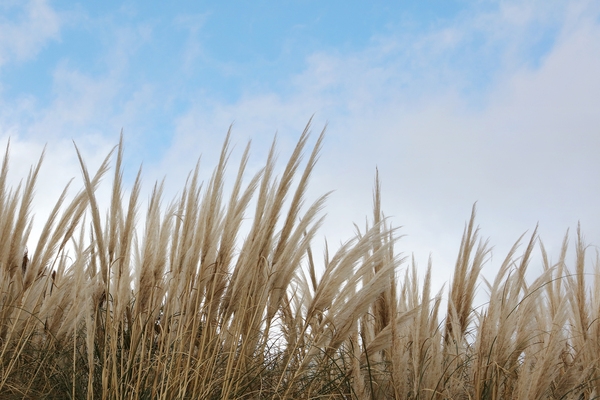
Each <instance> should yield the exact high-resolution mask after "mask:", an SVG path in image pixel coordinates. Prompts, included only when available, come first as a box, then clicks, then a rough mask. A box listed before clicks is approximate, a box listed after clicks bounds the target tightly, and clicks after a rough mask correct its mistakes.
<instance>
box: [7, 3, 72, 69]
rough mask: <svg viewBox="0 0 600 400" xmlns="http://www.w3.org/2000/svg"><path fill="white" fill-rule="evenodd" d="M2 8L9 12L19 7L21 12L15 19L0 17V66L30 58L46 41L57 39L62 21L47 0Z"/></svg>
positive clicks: (8, 5)
mask: <svg viewBox="0 0 600 400" xmlns="http://www.w3.org/2000/svg"><path fill="white" fill-rule="evenodd" d="M0 7H2V6H0ZM2 8H4V9H5V10H10V11H14V10H13V9H14V8H18V9H21V8H22V14H24V15H21V16H20V18H18V20H17V21H16V22H15V21H12V20H7V19H5V18H2V19H0V66H2V65H4V64H6V63H8V62H11V61H16V62H20V61H25V60H29V59H31V58H33V57H34V56H35V55H36V54H37V53H38V52H39V51H40V50H41V49H42V48H43V47H44V45H45V44H46V43H47V42H48V41H49V40H52V39H54V40H56V39H58V38H59V33H60V27H61V21H60V18H59V16H58V14H57V13H56V12H55V11H54V10H53V9H52V7H50V5H49V4H48V3H47V1H45V0H31V1H29V2H27V4H26V5H24V6H22V4H21V3H19V7H15V6H13V5H12V4H5V5H4V6H3V7H2ZM20 11H21V10H20ZM19 14H21V13H19Z"/></svg>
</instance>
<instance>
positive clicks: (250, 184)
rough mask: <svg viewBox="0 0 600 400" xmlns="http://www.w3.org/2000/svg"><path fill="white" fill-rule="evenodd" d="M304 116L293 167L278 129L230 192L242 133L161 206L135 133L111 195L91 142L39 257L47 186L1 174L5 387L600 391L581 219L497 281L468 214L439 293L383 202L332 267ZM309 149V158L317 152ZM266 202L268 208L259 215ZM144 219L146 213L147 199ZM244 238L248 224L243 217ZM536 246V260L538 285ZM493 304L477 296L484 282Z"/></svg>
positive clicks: (1, 388)
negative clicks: (38, 206)
mask: <svg viewBox="0 0 600 400" xmlns="http://www.w3.org/2000/svg"><path fill="white" fill-rule="evenodd" d="M309 130H310V129H309V126H307V127H306V129H305V130H304V132H303V133H302V134H301V136H300V139H299V140H298V143H297V145H296V147H295V148H294V150H293V151H292V154H291V156H290V157H289V159H288V161H287V163H286V164H285V166H284V168H283V172H282V174H281V176H279V177H277V176H275V175H276V171H277V163H276V143H275V142H273V145H272V147H271V150H270V152H269V155H268V157H267V160H266V163H265V165H264V167H263V168H262V169H260V170H259V171H258V172H257V173H256V174H255V175H254V176H251V177H249V178H247V177H246V168H247V165H248V160H249V154H250V146H249V145H248V146H247V147H246V149H245V150H244V152H243V155H242V157H241V159H240V162H239V165H238V168H237V175H236V177H235V181H234V182H233V186H232V188H231V191H230V192H229V193H228V197H225V196H226V193H225V190H224V187H225V179H226V175H227V174H226V171H227V168H228V165H229V162H230V155H231V150H230V135H229V134H228V135H227V137H226V139H225V143H224V145H223V148H222V150H221V153H220V156H219V161H218V163H217V166H216V168H215V170H214V172H213V174H212V176H211V177H210V180H209V181H208V182H206V183H203V182H201V181H200V171H199V167H198V166H197V167H196V169H194V170H193V171H192V172H191V174H190V176H189V177H188V180H187V183H186V185H185V186H184V188H183V189H182V191H181V195H180V196H179V197H178V198H176V199H174V200H172V201H170V202H168V203H165V200H164V199H163V190H164V189H163V187H164V185H163V182H159V183H156V184H155V186H154V188H153V190H152V193H151V195H150V198H149V200H148V203H147V205H146V209H145V211H143V210H141V207H142V204H141V202H140V193H141V186H142V183H141V171H140V172H139V173H138V175H137V177H136V179H135V182H134V184H133V187H132V189H131V190H130V191H129V196H128V198H127V199H125V198H124V188H123V171H122V165H123V157H124V156H123V143H122V140H121V142H120V143H119V145H118V146H117V147H116V153H115V152H113V153H114V154H116V157H115V158H116V159H115V166H114V172H113V177H112V195H111V200H110V203H109V205H108V209H107V210H101V209H100V206H99V201H98V199H97V195H96V191H97V189H98V186H99V185H100V182H101V180H102V179H104V178H106V176H107V174H108V172H109V170H110V164H111V159H112V156H113V153H111V154H109V155H108V156H107V157H106V159H105V160H104V162H103V163H102V164H101V165H100V167H99V168H98V170H97V171H96V172H95V173H92V172H90V171H89V170H88V168H87V166H86V164H85V161H84V159H83V157H82V156H81V154H80V153H79V151H78V150H77V148H75V151H76V152H77V154H78V156H79V162H80V167H81V174H82V178H83V188H82V190H81V191H80V192H79V193H77V194H76V195H75V196H74V197H73V199H72V200H71V201H70V202H67V193H68V191H67V189H68V186H67V188H65V190H64V191H63V193H62V194H61V195H60V197H59V199H58V201H57V203H56V205H55V207H54V208H53V209H52V211H51V212H50V215H49V217H48V219H47V221H46V222H45V225H44V226H43V229H42V231H41V234H40V237H39V239H38V241H37V244H36V246H35V249H34V251H33V252H32V253H28V252H27V248H26V243H27V241H28V237H29V234H30V232H31V229H32V219H31V215H32V212H33V211H34V210H32V209H31V206H32V201H33V196H34V188H35V181H36V178H37V176H38V173H39V171H40V168H41V164H42V159H43V156H42V157H41V158H40V161H39V162H38V163H37V164H36V165H35V166H34V167H33V168H32V169H31V172H30V174H29V176H28V177H27V179H26V181H25V183H24V184H23V185H19V186H17V187H16V188H11V187H9V185H8V183H7V182H8V181H7V174H8V165H9V161H8V158H9V157H8V156H9V149H8V147H7V151H6V154H5V156H4V160H3V162H2V167H1V170H0V398H2V399H11V398H14V399H22V398H32V399H33V398H56V399H63V398H64V399H103V400H104V399H324V398H329V399H390V398H392V399H593V398H598V396H600V387H599V385H600V384H599V382H600V370H599V357H600V326H599V321H600V315H599V313H600V271H599V268H600V267H599V264H598V262H596V264H595V265H594V271H595V273H594V275H593V279H588V277H589V276H590V275H586V271H587V270H588V269H589V268H588V267H586V265H585V260H586V250H587V248H586V245H585V242H584V240H583V237H582V234H581V232H580V230H579V229H578V231H577V239H576V244H575V252H576V257H575V258H576V259H575V264H574V266H573V267H569V266H568V262H567V250H568V236H565V240H564V243H563V247H562V250H561V252H560V254H559V258H558V261H557V262H556V263H552V262H551V261H550V257H549V255H548V254H547V253H546V250H545V248H544V247H543V245H542V244H541V243H540V242H539V240H538V237H537V230H535V231H534V232H533V234H532V235H531V236H530V237H529V239H528V242H527V243H526V246H525V247H524V250H523V251H522V253H520V252H519V248H520V247H519V245H520V243H521V241H522V240H523V239H524V236H522V237H521V238H519V240H518V241H517V242H516V243H515V245H514V246H513V248H512V249H511V250H510V251H509V253H508V255H507V256H506V258H505V260H504V262H503V263H502V265H501V267H500V270H499V272H498V274H497V276H496V278H495V279H494V280H493V282H491V283H488V282H487V281H485V279H483V278H482V277H481V276H480V273H481V271H482V269H483V268H484V267H485V265H486V262H487V260H488V256H489V253H490V246H489V244H488V242H487V241H485V240H481V239H480V233H479V229H478V228H477V226H476V225H475V207H473V212H472V214H471V218H470V219H469V221H468V223H467V224H466V227H465V231H464V234H463V239H462V242H461V243H460V248H459V250H458V257H457V262H456V265H455V269H454V275H453V278H452V281H451V282H450V284H449V291H448V302H447V308H446V310H445V314H442V312H443V310H441V309H440V305H441V304H442V296H443V294H444V292H443V291H440V292H439V293H437V294H433V293H432V287H431V285H432V284H431V274H432V269H433V266H432V263H431V260H430V261H429V263H428V266H427V269H426V272H425V274H424V281H423V282H422V283H421V282H419V273H418V271H417V270H418V268H417V266H416V263H415V261H414V259H413V260H412V261H411V262H409V261H408V260H407V259H406V258H405V257H402V256H401V255H400V254H399V253H398V252H397V251H396V249H395V245H396V243H397V241H398V240H399V239H400V236H399V235H398V233H397V230H396V229H395V228H393V227H391V226H390V223H389V220H388V219H386V218H385V216H384V214H383V211H382V209H381V189H380V183H379V178H378V176H377V177H376V181H375V190H374V207H373V218H372V220H371V221H370V223H369V224H368V225H367V226H366V227H365V228H364V229H358V228H357V231H356V235H355V236H354V237H353V238H351V239H350V240H349V241H348V242H346V243H345V244H343V245H341V246H340V248H339V249H337V250H335V251H334V252H332V253H330V250H329V248H328V247H327V246H326V251H325V254H324V259H323V262H322V264H319V263H317V262H315V259H316V258H315V255H314V254H313V252H312V250H311V243H312V242H313V240H314V238H315V235H316V233H317V232H318V229H319V227H320V225H321V224H322V221H323V217H322V215H321V213H322V210H323V208H324V206H325V202H326V199H327V194H325V195H324V196H323V197H321V198H318V199H317V200H316V201H314V202H313V203H312V204H305V201H306V200H305V197H306V191H307V187H308V184H309V180H310V176H311V174H312V172H313V170H314V167H315V164H316V162H317V160H318V158H319V152H320V149H321V146H322V144H323V133H321V135H320V136H319V137H318V138H317V139H316V141H315V142H314V145H313V147H312V150H308V151H307V146H308V144H309V142H310V133H309ZM305 154H307V155H308V156H307V159H306V161H303V159H304V156H305ZM251 204H255V206H254V210H253V211H251V210H249V207H250V205H251ZM142 212H144V213H145V218H144V219H143V221H144V226H140V223H139V220H140V215H141V213H142ZM244 219H246V220H247V221H248V228H249V230H248V231H247V234H246V235H245V237H242V236H241V230H242V227H243V221H244ZM538 245H539V248H540V251H541V260H542V265H541V266H536V268H538V267H539V268H538V269H539V270H540V271H541V273H540V274H539V275H538V276H537V278H535V279H533V281H532V282H529V281H528V280H527V279H525V276H526V271H527V269H528V268H529V267H530V264H531V260H532V255H533V253H534V251H535V249H536V247H537V246H538ZM481 283H483V284H485V286H486V287H487V291H488V293H489V303H488V304H487V306H486V307H484V308H483V309H482V308H476V307H475V306H476V305H474V304H473V302H474V299H475V294H476V290H477V288H478V285H480V284H481Z"/></svg>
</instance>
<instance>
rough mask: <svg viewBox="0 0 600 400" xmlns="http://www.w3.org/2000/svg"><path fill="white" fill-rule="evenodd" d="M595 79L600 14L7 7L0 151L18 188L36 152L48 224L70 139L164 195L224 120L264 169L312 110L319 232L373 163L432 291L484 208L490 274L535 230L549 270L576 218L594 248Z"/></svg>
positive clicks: (332, 6) (2, 28)
mask: <svg viewBox="0 0 600 400" xmlns="http://www.w3.org/2000/svg"><path fill="white" fill-rule="evenodd" d="M598 71H600V3H598V2H596V1H556V2H555V1H550V2H549V1H535V0H534V1H483V0H482V1H418V2H415V1H396V2H391V1H370V2H357V1H356V2H355V1H351V2H348V1H345V2H342V1H328V2H318V1H279V2H274V1H255V2H233V1H223V2H212V1H211V2H208V1H196V2H192V1H178V2H155V1H152V2H148V1H146V2H142V1H124V2H118V1H104V2H73V1H43V0H34V1H28V2H26V1H23V2H21V1H1V2H0V139H1V142H0V144H3V145H4V144H6V142H7V141H8V138H10V140H11V164H10V165H11V170H12V176H14V179H15V182H16V181H17V180H18V179H21V178H24V177H25V176H26V173H27V171H28V169H29V166H30V165H31V164H32V163H33V162H35V161H36V160H37V158H38V157H39V154H40V153H41V151H42V149H43V147H44V145H45V144H47V148H46V159H45V161H44V168H43V174H42V179H41V181H40V184H39V185H38V200H37V203H36V214H38V217H39V219H41V218H43V215H44V212H47V211H48V210H49V209H50V208H51V206H52V205H53V202H54V201H55V199H57V198H58V195H59V193H60V191H61V190H62V188H63V187H64V184H66V182H68V180H69V179H71V178H72V177H76V178H78V177H79V176H80V172H79V167H78V165H77V159H76V154H75V151H74V149H73V143H72V140H74V141H75V142H76V143H77V145H78V146H79V148H80V149H81V151H82V153H83V154H84V157H85V159H86V160H87V162H88V163H89V164H90V167H93V166H97V165H98V164H99V162H100V160H101V159H102V158H103V157H104V156H105V155H106V154H107V153H108V151H109V150H110V149H111V148H112V146H114V145H115V144H116V143H117V141H118V137H119V133H120V131H121V130H123V132H124V138H125V155H126V158H127V163H126V171H125V176H126V179H127V180H128V181H129V182H130V183H131V182H132V181H133V179H134V177H135V173H136V172H137V169H138V167H139V165H140V164H141V163H142V162H143V163H144V173H143V176H144V182H145V184H146V188H147V189H149V188H151V186H152V184H153V182H154V181H155V180H156V179H162V178H163V177H166V184H167V194H166V196H165V197H166V199H170V198H172V197H174V196H175V195H176V194H177V191H178V190H180V189H181V187H182V185H183V184H184V182H185V178H186V176H187V173H188V172H189V171H190V170H191V169H192V168H193V167H194V165H195V164H196V161H197V159H198V157H199V156H200V155H202V161H201V165H202V171H204V173H205V174H209V173H210V171H211V170H212V168H213V166H214V165H215V161H216V155H217V154H218V151H219V150H220V145H221V143H222V141H223V139H224V137H225V133H226V132H227V129H228V128H229V126H230V125H231V124H233V143H234V144H236V150H234V161H235V160H237V159H236V158H235V155H237V156H238V157H239V155H240V154H241V151H242V148H243V147H244V146H245V144H246V142H247V141H248V140H250V139H252V141H253V144H252V146H253V147H252V148H253V151H252V154H253V157H252V161H251V169H254V170H256V169H257V168H259V166H260V165H262V163H264V161H265V154H266V152H267V151H268V148H269V146H270V143H271V141H272V139H273V136H274V134H275V133H276V132H277V134H278V141H279V149H280V154H281V158H282V159H285V157H286V156H287V155H289V154H290V149H291V146H293V144H294V143H295V141H296V140H297V138H298V136H299V134H300V133H301V131H302V130H303V128H304V126H305V124H306V123H307V121H308V120H309V118H310V117H311V116H313V115H314V118H313V125H312V126H313V131H314V132H315V136H316V134H318V133H319V132H320V131H321V129H323V127H324V126H325V124H327V137H326V140H325V145H324V149H323V153H322V157H321V160H320V162H319V165H318V167H317V170H316V172H315V176H314V177H313V181H312V182H313V184H312V186H311V191H310V196H309V200H314V199H316V198H317V196H319V195H320V194H323V193H325V192H328V191H330V190H335V191H334V192H333V193H332V194H331V196H330V199H329V202H328V206H327V208H326V210H325V211H326V212H327V214H328V217H327V220H326V223H325V225H324V227H323V230H322V235H325V236H327V237H328V239H329V240H330V242H332V243H334V244H335V243H339V242H340V241H342V240H346V239H348V238H350V237H351V235H352V232H353V229H354V227H353V225H352V223H354V222H356V223H358V224H359V226H363V223H364V220H365V217H366V216H367V215H370V210H371V192H372V188H373V179H374V175H375V168H376V167H377V168H378V169H379V173H380V176H381V179H382V188H383V207H384V211H385V213H386V215H388V216H389V217H390V219H391V221H392V223H393V224H394V225H395V226H400V225H402V226H403V227H402V229H401V230H400V233H401V234H405V235H407V236H406V237H405V238H403V239H402V240H401V241H400V243H399V246H398V249H399V250H400V251H404V252H405V253H406V254H407V255H410V253H411V252H415V256H416V258H417V261H418V262H419V265H422V266H423V267H424V266H425V265H426V263H427V257H428V255H429V253H430V252H431V255H432V258H433V265H434V268H435V271H436V272H437V273H436V274H435V277H436V280H437V283H438V285H441V283H442V282H445V281H447V280H448V279H449V278H450V276H451V275H450V274H451V272H450V269H451V267H452V266H453V262H454V258H455V256H456V253H457V251H458V245H459V242H460V234H461V233H462V229H463V225H464V222H465V221H466V220H467V219H468V217H469V213H470V209H471V206H472V204H473V203H474V202H476V201H477V202H478V210H479V218H478V220H477V221H478V223H479V224H480V226H481V228H482V231H481V232H482V236H484V237H490V242H491V243H492V244H493V245H496V248H495V250H494V253H493V254H494V258H493V260H492V262H491V263H490V266H489V269H490V271H493V270H495V268H497V267H498V266H499V263H500V260H501V259H502V257H503V256H504V254H505V253H506V251H507V250H508V247H509V246H510V245H511V244H512V242H513V241H514V240H516V239H517V237H518V236H520V234H522V233H523V232H525V231H526V230H529V231H531V230H532V229H533V228H534V227H535V225H536V223H538V222H539V224H540V225H539V226H540V228H539V229H540V233H541V236H542V239H543V240H544V243H545V244H546V245H547V247H549V250H550V252H551V254H554V258H556V257H557V252H558V246H559V244H560V241H561V239H562V237H563V235H564V234H565V232H566V229H567V228H571V230H572V231H574V229H575V228H576V226H577V223H578V221H581V225H582V230H583V232H584V234H585V236H586V238H587V241H588V242H591V243H593V244H598V243H600V224H599V222H600V212H599V211H598V210H599V208H598V205H597V199H598V198H599V197H600V158H599V157H598V153H599V151H600V73H598ZM233 168H235V162H233V163H232V166H231V169H233ZM205 176H206V175H205ZM78 184H79V183H78ZM78 184H76V185H75V186H76V187H78V186H77V185H78ZM107 190H108V188H107V189H106V191H105V192H102V193H106V192H107ZM104 196H105V197H106V196H107V194H104ZM140 214H143V212H141V213H140ZM34 233H35V231H34ZM319 240H322V236H320V237H319ZM592 251H593V249H592Z"/></svg>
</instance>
